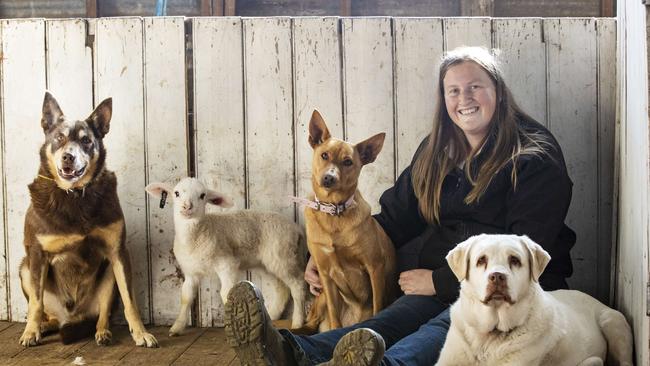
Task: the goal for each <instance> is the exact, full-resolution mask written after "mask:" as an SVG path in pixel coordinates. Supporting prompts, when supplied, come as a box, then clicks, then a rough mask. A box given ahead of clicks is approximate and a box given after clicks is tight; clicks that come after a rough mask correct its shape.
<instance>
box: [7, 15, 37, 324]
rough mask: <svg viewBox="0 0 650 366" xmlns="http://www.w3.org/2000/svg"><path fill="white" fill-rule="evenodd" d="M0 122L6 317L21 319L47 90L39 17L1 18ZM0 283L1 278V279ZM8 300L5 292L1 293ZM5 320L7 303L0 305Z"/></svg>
mask: <svg viewBox="0 0 650 366" xmlns="http://www.w3.org/2000/svg"><path fill="white" fill-rule="evenodd" d="M0 24H2V54H3V60H2V122H3V147H4V166H3V168H4V200H5V215H4V219H5V223H6V232H5V235H6V238H7V239H6V240H7V244H6V247H7V252H6V254H5V255H6V258H7V262H8V264H7V268H4V263H1V264H0V265H1V266H2V267H3V268H1V269H2V273H8V277H9V294H10V299H9V300H10V304H9V306H10V309H9V311H10V313H9V316H10V319H11V320H13V321H25V316H26V314H27V301H26V300H25V297H24V296H23V293H22V290H21V287H20V278H19V276H18V272H19V271H18V268H19V266H20V263H21V261H22V259H23V257H24V256H25V249H24V246H23V227H24V221H25V212H26V211H27V207H28V206H29V203H30V198H29V191H28V190H27V185H28V184H29V183H31V182H32V181H33V180H34V178H35V177H36V174H37V173H38V166H39V162H40V159H39V154H38V150H39V148H40V146H41V144H42V143H43V140H44V138H43V130H42V129H41V124H40V119H41V107H42V105H43V93H44V91H45V22H44V21H43V20H42V19H28V20H22V19H21V20H3V21H2V22H1V23H0ZM0 283H1V282H0ZM0 299H2V300H1V301H3V302H4V301H6V299H5V292H4V291H1V292H0ZM1 308H2V309H1V310H0V311H2V314H0V315H1V316H2V318H3V319H6V318H7V313H6V310H7V309H6V308H4V306H2V307H1Z"/></svg>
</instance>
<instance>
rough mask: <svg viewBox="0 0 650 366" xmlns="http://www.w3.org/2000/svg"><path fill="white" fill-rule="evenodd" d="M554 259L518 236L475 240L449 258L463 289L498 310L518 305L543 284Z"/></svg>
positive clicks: (526, 239)
mask: <svg viewBox="0 0 650 366" xmlns="http://www.w3.org/2000/svg"><path fill="white" fill-rule="evenodd" d="M550 259H551V256H550V255H549V254H548V253H547V252H546V251H545V250H544V249H543V248H542V247H541V246H540V245H539V244H537V243H535V242H534V241H532V240H531V239H530V238H528V237H527V236H517V235H487V234H482V235H477V236H473V237H471V238H469V239H467V240H466V241H464V242H462V243H460V244H458V245H457V246H456V247H455V248H454V249H452V250H451V251H450V252H449V254H447V262H448V263H449V266H450V267H451V270H452V271H453V272H454V274H455V275H456V277H458V280H459V281H461V283H463V288H464V289H467V290H469V291H470V293H471V294H472V295H473V296H475V298H476V299H477V300H478V301H480V302H482V303H483V304H485V305H488V306H495V307H496V306H501V305H502V304H504V303H509V304H511V305H512V304H515V303H516V302H517V301H518V300H519V299H520V298H521V297H522V296H524V295H525V294H526V293H527V292H528V290H529V289H530V286H531V283H532V282H537V281H538V280H539V276H540V275H541V274H542V272H543V271H544V268H546V265H547V264H548V262H549V260H550Z"/></svg>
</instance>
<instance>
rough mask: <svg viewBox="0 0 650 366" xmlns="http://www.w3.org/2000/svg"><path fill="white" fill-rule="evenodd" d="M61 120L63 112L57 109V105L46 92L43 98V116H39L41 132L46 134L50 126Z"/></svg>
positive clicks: (59, 108)
mask: <svg viewBox="0 0 650 366" xmlns="http://www.w3.org/2000/svg"><path fill="white" fill-rule="evenodd" d="M62 119H63V111H62V110H61V107H59V103H57V101H56V99H54V97H53V96H52V94H50V92H47V91H46V92H45V97H44V98H43V115H42V116H41V127H42V128H43V132H45V133H47V132H48V131H49V130H50V128H52V126H54V125H55V124H56V123H57V122H59V121H60V120H62Z"/></svg>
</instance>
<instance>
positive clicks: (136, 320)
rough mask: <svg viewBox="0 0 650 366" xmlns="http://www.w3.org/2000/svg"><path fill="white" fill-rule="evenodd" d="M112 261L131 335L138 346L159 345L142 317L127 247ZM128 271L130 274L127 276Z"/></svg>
mask: <svg viewBox="0 0 650 366" xmlns="http://www.w3.org/2000/svg"><path fill="white" fill-rule="evenodd" d="M111 262H112V265H113V273H114V274H115V281H116V282H117V289H118V290H119V291H120V297H121V298H122V303H124V316H125V317H126V321H127V322H128V323H129V330H131V337H133V340H134V341H135V344H136V346H140V347H141V346H145V347H158V341H157V340H156V337H154V336H153V335H152V334H151V333H149V332H147V330H146V329H145V327H144V324H142V320H141V319H140V313H139V311H138V306H137V304H136V301H135V294H134V293H133V285H132V284H131V276H130V273H131V263H130V260H129V255H128V252H127V251H126V248H124V247H122V248H121V250H120V252H119V254H118V255H117V256H116V258H114V260H113V261H111ZM127 273H128V274H129V276H127Z"/></svg>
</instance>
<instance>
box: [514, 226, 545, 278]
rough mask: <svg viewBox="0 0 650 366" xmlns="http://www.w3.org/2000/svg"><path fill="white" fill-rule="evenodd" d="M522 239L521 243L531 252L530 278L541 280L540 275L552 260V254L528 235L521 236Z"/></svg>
mask: <svg viewBox="0 0 650 366" xmlns="http://www.w3.org/2000/svg"><path fill="white" fill-rule="evenodd" d="M520 239H521V244H522V245H523V246H524V248H525V249H526V250H527V251H528V254H529V264H530V278H532V279H533V281H535V282H539V276H541V275H542V272H544V269H545V268H546V265H547V264H548V262H549V261H550V260H551V255H550V254H548V252H547V251H545V250H544V248H542V246H541V245H539V244H537V243H535V242H534V241H533V240H532V239H531V238H529V237H527V236H526V235H524V236H520Z"/></svg>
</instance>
